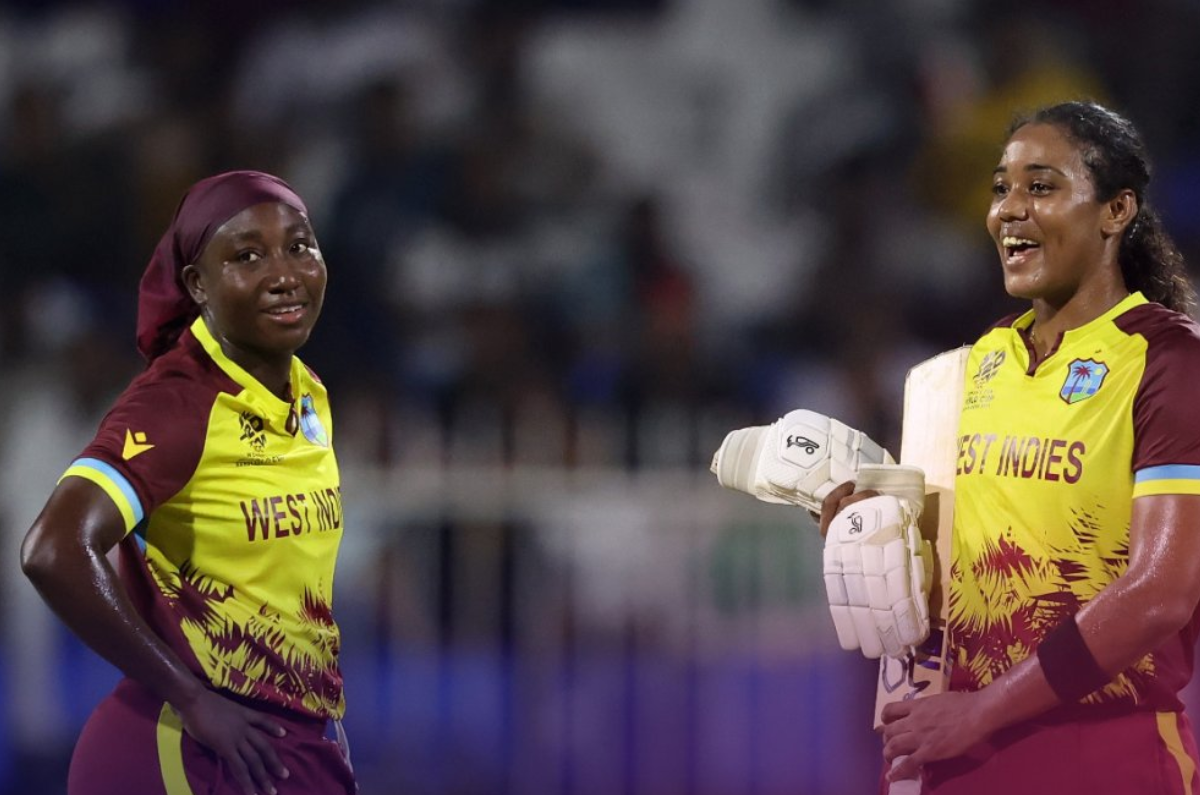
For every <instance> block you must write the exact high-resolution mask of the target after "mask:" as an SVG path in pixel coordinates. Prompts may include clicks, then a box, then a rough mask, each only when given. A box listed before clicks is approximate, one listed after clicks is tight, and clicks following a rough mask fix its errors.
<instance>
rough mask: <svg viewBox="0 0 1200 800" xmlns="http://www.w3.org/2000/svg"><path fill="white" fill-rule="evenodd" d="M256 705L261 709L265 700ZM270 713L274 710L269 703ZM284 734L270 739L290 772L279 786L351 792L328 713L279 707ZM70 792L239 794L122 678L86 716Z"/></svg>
mask: <svg viewBox="0 0 1200 800" xmlns="http://www.w3.org/2000/svg"><path fill="white" fill-rule="evenodd" d="M254 707H255V709H256V710H259V711H266V709H264V708H263V706H262V705H255V706H254ZM267 713H271V712H270V711H267ZM272 717H274V718H275V719H276V721H278V722H279V724H280V725H282V726H283V727H284V729H285V730H286V731H287V736H284V737H283V738H281V739H275V740H273V741H272V744H273V745H274V746H275V750H276V752H277V753H278V754H279V758H280V760H281V761H282V762H283V765H284V766H285V767H287V769H288V772H289V773H290V775H289V776H288V778H287V779H279V778H275V779H274V782H275V788H276V790H277V791H278V792H279V793H280V794H353V793H355V792H356V791H357V788H358V787H357V784H356V783H355V781H354V774H353V773H352V772H351V770H350V765H349V763H348V762H347V760H346V758H345V757H343V755H342V751H341V749H340V748H339V747H338V744H337V743H336V742H334V741H331V740H329V739H327V738H325V735H324V733H325V725H326V723H325V721H323V720H316V719H308V718H306V717H303V716H302V715H300V714H295V713H289V712H283V711H280V712H279V713H272ZM67 791H68V792H69V793H70V794H241V793H242V788H241V785H240V784H238V783H237V781H236V780H234V778H233V776H232V775H231V774H230V772H229V770H228V769H226V768H225V767H224V765H223V764H222V763H221V762H220V759H218V758H217V756H216V754H214V753H213V752H211V751H210V750H207V749H205V748H204V747H202V746H201V745H200V744H198V743H197V742H196V741H195V740H194V739H193V738H192V737H191V736H189V735H188V734H187V732H186V731H184V730H182V726H181V725H180V724H179V718H178V716H176V715H175V712H174V711H172V710H171V709H170V707H169V706H167V705H166V704H165V703H163V702H162V701H161V700H159V699H157V698H155V697H154V696H153V695H152V694H150V692H149V691H147V690H146V689H144V688H143V687H142V686H141V685H140V684H138V683H135V682H134V681H131V680H129V679H127V678H126V679H123V680H122V681H121V682H120V683H118V684H117V688H116V689H114V690H113V693H112V694H110V695H109V696H108V697H106V698H105V699H104V700H103V701H102V702H101V703H100V705H98V706H97V707H96V710H95V711H93V712H92V715H91V717H89V718H88V721H87V724H86V725H84V727H83V732H82V733H80V735H79V741H78V742H76V744H75V752H74V754H73V755H72V757H71V770H70V774H69V775H68V777H67Z"/></svg>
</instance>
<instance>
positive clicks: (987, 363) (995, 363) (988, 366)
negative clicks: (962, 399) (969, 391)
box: [971, 350, 1007, 386]
mask: <svg viewBox="0 0 1200 800" xmlns="http://www.w3.org/2000/svg"><path fill="white" fill-rule="evenodd" d="M1005 358H1007V353H1005V352H1004V351H1003V350H993V351H992V352H990V353H988V354H987V355H986V356H984V357H983V361H981V362H979V370H978V371H977V372H976V373H975V376H974V377H973V378H972V379H971V380H973V381H975V385H976V386H983V385H984V384H985V383H987V382H988V381H990V380H991V379H992V378H994V377H996V373H997V372H999V371H1000V367H1001V366H1002V365H1003V364H1004V359H1005Z"/></svg>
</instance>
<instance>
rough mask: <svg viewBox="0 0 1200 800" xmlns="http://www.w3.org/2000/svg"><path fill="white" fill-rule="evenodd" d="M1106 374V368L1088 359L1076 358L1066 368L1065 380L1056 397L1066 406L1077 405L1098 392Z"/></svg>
mask: <svg viewBox="0 0 1200 800" xmlns="http://www.w3.org/2000/svg"><path fill="white" fill-rule="evenodd" d="M1107 374H1108V366H1107V365H1106V364H1104V363H1103V362H1100V361H1092V360H1091V359H1090V358H1077V359H1075V360H1074V361H1072V362H1071V364H1070V366H1068V367H1067V379H1066V380H1065V381H1063V385H1062V388H1061V389H1059V390H1058V396H1059V397H1061V398H1062V399H1063V400H1065V401H1066V402H1067V404H1068V405H1069V404H1071V403H1078V402H1079V401H1080V400H1087V399H1088V398H1089V397H1091V396H1092V395H1094V394H1095V393H1096V392H1098V391H1100V384H1102V383H1104V376H1105V375H1107Z"/></svg>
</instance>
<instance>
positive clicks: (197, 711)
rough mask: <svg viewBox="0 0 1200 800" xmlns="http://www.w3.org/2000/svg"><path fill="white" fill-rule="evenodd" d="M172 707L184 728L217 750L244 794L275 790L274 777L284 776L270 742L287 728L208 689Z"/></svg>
mask: <svg viewBox="0 0 1200 800" xmlns="http://www.w3.org/2000/svg"><path fill="white" fill-rule="evenodd" d="M175 710H176V712H177V713H178V714H179V718H180V720H182V721H183V728H184V730H186V731H187V732H188V734H189V735H190V736H191V737H192V738H193V739H195V740H196V741H197V742H199V743H200V744H202V745H204V746H205V747H207V748H208V749H209V750H212V751H213V752H214V753H216V754H217V757H218V758H220V759H221V761H222V762H223V763H224V764H225V765H226V767H227V768H228V769H229V771H230V773H231V774H232V775H233V777H234V779H235V780H236V781H237V782H238V783H239V784H240V785H241V787H242V789H243V790H245V792H246V793H247V794H276V791H275V782H274V780H273V777H274V778H279V779H280V780H286V779H287V777H288V770H287V767H285V766H284V765H283V762H282V761H280V760H279V754H278V753H276V752H275V747H274V745H273V744H272V743H271V739H273V738H274V739H278V738H281V737H283V736H286V735H287V731H285V730H284V729H283V727H282V726H280V724H279V723H278V722H276V721H275V720H273V719H271V718H270V717H269V716H267V715H266V714H263V713H261V712H258V711H255V710H254V709H251V708H246V707H245V706H243V705H240V704H238V703H236V702H234V701H232V700H229V699H227V698H225V697H222V696H221V695H219V694H217V693H216V692H213V691H209V690H208V689H205V690H203V691H201V692H200V693H199V694H197V695H196V696H195V697H194V698H192V699H191V700H189V701H188V702H187V703H185V704H183V706H182V707H179V708H176V709H175Z"/></svg>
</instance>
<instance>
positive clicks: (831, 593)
mask: <svg viewBox="0 0 1200 800" xmlns="http://www.w3.org/2000/svg"><path fill="white" fill-rule="evenodd" d="M918 519H919V511H918V509H917V508H915V507H914V506H913V504H912V503H911V502H909V501H908V500H905V499H903V498H900V497H892V496H889V495H882V496H880V497H872V498H870V499H868V500H864V501H862V502H859V503H855V504H854V505H851V506H848V507H847V508H845V509H843V510H842V511H841V513H839V514H838V515H837V516H836V517H834V519H833V521H832V523H830V526H829V533H828V534H827V536H826V538H825V553H824V562H825V570H824V571H825V591H826V594H827V595H828V598H829V610H830V613H831V615H832V616H833V624H834V628H836V630H837V635H838V642H839V643H840V644H841V646H842V647H843V648H844V649H846V650H862V653H863V655H864V656H866V657H867V658H879V657H880V656H882V655H885V654H886V655H890V656H901V655H904V654H905V653H908V652H910V651H911V649H912V648H913V647H915V646H916V645H918V644H920V643H921V642H923V641H924V640H925V638H926V637H927V636H928V635H929V585H930V577H931V576H932V572H933V570H932V567H933V553H932V551H931V549H930V547H929V543H928V542H926V541H925V540H924V539H922V538H921V531H920V528H919V527H918V524H917V523H918Z"/></svg>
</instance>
